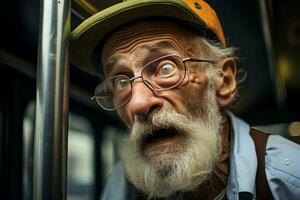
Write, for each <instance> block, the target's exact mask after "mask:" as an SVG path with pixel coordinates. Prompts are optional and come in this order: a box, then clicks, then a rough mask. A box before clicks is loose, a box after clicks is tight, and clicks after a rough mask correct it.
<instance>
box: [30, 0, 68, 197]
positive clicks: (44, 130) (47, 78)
mask: <svg viewBox="0 0 300 200" xmlns="http://www.w3.org/2000/svg"><path fill="white" fill-rule="evenodd" d="M70 6H71V1H70V0H43V1H41V12H40V13H41V14H40V16H41V17H40V32H39V52H38V67H37V93H36V124H35V149H34V189H33V198H34V200H62V199H66V183H67V181H66V180H67V178H66V176H67V173H66V170H67V141H68V139H67V138H68V114H69V63H68V60H69V58H68V55H69V54H68V36H69V33H70Z"/></svg>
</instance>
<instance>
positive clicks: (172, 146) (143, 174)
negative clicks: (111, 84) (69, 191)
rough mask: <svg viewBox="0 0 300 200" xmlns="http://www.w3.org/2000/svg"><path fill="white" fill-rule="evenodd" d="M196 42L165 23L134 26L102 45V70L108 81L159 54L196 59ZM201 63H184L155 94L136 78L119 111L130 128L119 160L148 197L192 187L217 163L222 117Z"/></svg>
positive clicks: (136, 69)
mask: <svg viewBox="0 0 300 200" xmlns="http://www.w3.org/2000/svg"><path fill="white" fill-rule="evenodd" d="M196 41H197V40H196V36H195V35H194V34H193V33H191V32H189V31H187V30H183V28H181V27H180V26H178V25H176V24H173V23H170V22H160V23H156V22H144V23H138V24H136V25H133V26H130V27H126V28H123V29H121V30H120V31H118V32H117V33H115V34H114V35H113V36H112V37H111V38H110V39H109V40H108V41H107V42H106V44H105V47H104V49H103V52H102V63H103V66H104V68H103V70H104V73H105V75H106V76H107V77H110V76H114V75H119V74H124V75H127V76H129V78H131V77H135V76H138V75H140V73H141V70H142V68H143V67H144V66H145V64H147V63H148V62H150V61H152V60H154V59H156V58H159V57H161V56H165V55H169V54H177V55H179V56H181V57H183V58H185V57H197V58H201V52H200V51H199V49H198V48H197V47H196V46H197V44H196ZM202 58H203V57H202ZM202 65H203V63H188V62H187V63H186V66H187V68H188V71H189V73H188V74H187V76H186V77H185V79H184V81H183V82H182V83H181V85H180V86H178V87H176V88H173V89H170V90H165V91H159V92H155V91H152V90H151V89H149V88H148V87H147V86H146V85H145V84H144V83H143V81H142V79H136V80H135V81H134V83H133V87H132V97H131V100H130V102H129V103H128V104H127V105H126V106H125V107H123V108H121V109H119V110H118V114H119V116H120V117H121V119H122V120H123V121H124V122H125V123H126V124H127V125H128V126H129V127H130V134H129V136H128V138H127V139H126V141H125V144H124V147H123V156H122V157H123V161H124V164H125V170H126V173H127V176H128V178H129V179H130V181H131V182H132V183H133V184H134V185H135V186H136V187H138V188H139V189H141V190H142V191H144V192H146V193H147V194H148V195H150V196H158V197H159V196H167V195H170V194H172V193H174V192H175V191H180V190H181V191H185V190H191V189H194V188H195V187H196V186H198V185H199V184H200V183H201V182H203V181H204V180H205V179H206V178H207V176H208V175H209V174H210V173H211V171H212V170H213V168H214V165H215V163H216V162H217V160H218V156H219V154H220V140H219V130H220V124H221V116H220V113H219V111H218V110H219V108H218V106H217V101H216V95H215V89H214V84H213V81H212V79H213V78H212V77H210V76H208V74H214V73H207V70H203V68H202ZM208 70H212V71H213V67H211V68H209V69H208ZM212 76H213V75H212Z"/></svg>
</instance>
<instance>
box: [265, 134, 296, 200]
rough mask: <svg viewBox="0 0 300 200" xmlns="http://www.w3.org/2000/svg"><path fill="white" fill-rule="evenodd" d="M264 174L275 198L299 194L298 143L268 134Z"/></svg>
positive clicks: (292, 197)
mask: <svg viewBox="0 0 300 200" xmlns="http://www.w3.org/2000/svg"><path fill="white" fill-rule="evenodd" d="M265 164H266V175H267V179H268V183H269V187H270V189H271V191H272V193H273V195H274V198H275V199H284V198H283V197H285V198H287V197H289V198H288V199H297V198H299V196H300V170H299V166H300V145H299V144H296V143H294V142H292V141H290V140H287V139H285V138H283V137H281V136H278V135H270V136H269V139H268V142H267V145H266V155H265Z"/></svg>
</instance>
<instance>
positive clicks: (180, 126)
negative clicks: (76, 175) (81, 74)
mask: <svg viewBox="0 0 300 200" xmlns="http://www.w3.org/2000/svg"><path fill="white" fill-rule="evenodd" d="M72 37H73V43H72V49H71V53H72V61H73V62H74V63H75V64H77V65H79V66H80V67H82V68H83V69H85V70H87V71H89V72H91V73H96V74H101V76H103V77H104V79H103V82H102V83H101V84H100V85H98V86H97V88H96V89H95V96H94V97H93V99H95V100H96V101H97V103H98V104H99V105H100V106H101V107H102V108H103V109H105V110H108V111H113V110H115V111H116V112H117V113H118V115H119V116H120V118H121V119H122V120H123V121H124V123H125V124H126V125H127V126H128V127H129V129H130V133H129V134H128V136H127V138H126V139H125V141H124V144H123V147H122V148H123V149H122V162H120V163H119V164H118V165H117V166H116V168H115V170H114V171H113V174H112V176H111V178H110V180H109V181H108V184H107V186H106V188H105V190H104V193H103V195H102V199H109V200H116V199H151V198H153V199H159V198H161V199H272V198H274V199H297V197H298V198H300V170H299V166H300V161H299V159H296V156H297V155H299V154H300V148H299V145H297V144H294V143H292V142H290V141H287V140H285V139H284V138H282V137H279V136H269V138H268V141H267V144H264V143H263V142H262V139H256V140H254V141H255V142H254V141H253V139H252V137H251V136H250V133H251V135H258V137H259V138H263V139H265V138H266V137H264V136H265V134H263V133H258V131H256V130H254V129H250V127H249V125H248V124H247V123H245V122H244V121H242V120H241V119H239V118H237V117H235V116H234V115H233V114H232V113H231V112H229V111H226V110H225V108H227V107H228V106H229V105H230V104H231V103H232V101H234V100H235V97H236V94H237V80H236V73H237V64H236V58H235V57H234V55H233V54H234V48H228V47H226V41H225V37H224V34H223V32H222V28H221V25H220V22H219V20H218V17H217V16H216V14H215V12H214V10H213V9H212V8H211V7H210V6H209V5H208V4H207V3H206V2H204V1H202V0H196V1H191V0H183V1H181V0H128V1H124V2H122V3H119V4H116V5H114V6H112V7H109V8H107V9H105V10H103V11H101V12H99V13H97V14H95V15H94V16H92V17H91V18H89V19H87V20H86V21H85V22H83V23H82V24H81V25H80V26H79V27H78V28H77V29H75V30H74V31H73V33H72ZM262 135H263V136H262ZM253 138H254V139H255V137H254V136H253ZM265 140H266V139H265ZM255 145H257V146H260V145H266V148H263V150H262V151H261V152H257V154H256V151H259V149H258V147H256V146H255ZM260 156H261V157H262V161H260V160H259V157H260ZM286 159H288V161H289V164H286V163H287V162H285V161H286ZM264 165H265V166H264ZM297 165H298V168H297ZM260 168H262V169H260ZM256 175H257V178H256ZM258 179H259V180H261V181H258ZM256 183H257V184H256ZM258 184H261V185H258Z"/></svg>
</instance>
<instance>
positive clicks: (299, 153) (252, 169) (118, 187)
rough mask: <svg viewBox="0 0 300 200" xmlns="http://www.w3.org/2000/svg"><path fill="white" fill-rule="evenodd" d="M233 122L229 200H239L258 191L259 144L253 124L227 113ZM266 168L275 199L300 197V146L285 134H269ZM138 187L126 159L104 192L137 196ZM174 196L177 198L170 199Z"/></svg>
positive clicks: (106, 198)
mask: <svg viewBox="0 0 300 200" xmlns="http://www.w3.org/2000/svg"><path fill="white" fill-rule="evenodd" d="M227 115H228V117H229V119H230V122H231V127H232V133H231V141H230V142H231V145H230V147H231V148H230V174H229V177H228V182H227V186H226V196H227V198H228V199H229V200H238V199H239V193H241V192H247V193H250V194H252V196H253V199H256V194H255V177H256V170H257V158H256V152H255V144H254V142H253V140H252V138H251V137H250V135H249V131H250V126H249V125H248V124H247V123H246V122H244V121H243V120H241V119H239V118H238V117H236V116H234V115H233V114H232V113H231V112H227ZM265 166H266V168H265V170H266V176H267V181H268V184H269V187H270V190H271V193H272V194H273V197H274V199H275V200H279V199H280V200H282V199H289V200H297V199H300V145H298V144H295V143H293V142H291V141H289V140H287V139H285V138H283V137H281V136H276V135H271V136H269V139H268V142H267V146H266V156H265ZM135 195H136V190H135V189H134V187H133V186H132V185H131V184H130V183H129V182H128V180H127V179H126V178H125V175H124V169H123V164H122V162H120V163H118V164H117V165H116V167H115V169H114V171H113V173H112V175H111V177H110V179H109V181H108V183H107V185H106V187H105V189H104V191H103V194H102V197H101V199H102V200H112V199H113V200H129V199H135ZM167 199H173V198H167Z"/></svg>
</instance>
